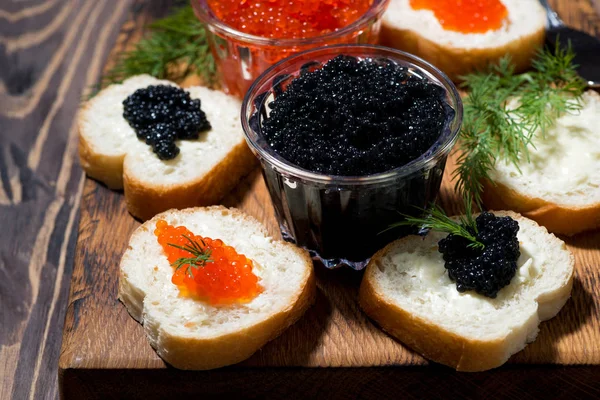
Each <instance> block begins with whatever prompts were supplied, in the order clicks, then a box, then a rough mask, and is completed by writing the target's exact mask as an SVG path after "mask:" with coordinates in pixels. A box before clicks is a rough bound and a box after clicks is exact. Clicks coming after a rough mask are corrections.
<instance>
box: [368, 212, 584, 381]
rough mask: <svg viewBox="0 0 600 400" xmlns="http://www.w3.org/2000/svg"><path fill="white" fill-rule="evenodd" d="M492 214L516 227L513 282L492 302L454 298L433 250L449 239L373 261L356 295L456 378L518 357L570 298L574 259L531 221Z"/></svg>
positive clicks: (402, 248)
mask: <svg viewBox="0 0 600 400" xmlns="http://www.w3.org/2000/svg"><path fill="white" fill-rule="evenodd" d="M494 214H495V215H497V216H501V215H508V216H510V217H512V218H513V219H515V220H516V221H518V223H519V231H518V233H517V239H518V241H519V247H520V257H519V259H518V260H517V272H516V275H515V276H514V277H513V278H512V280H511V282H510V284H509V285H507V286H505V287H503V288H502V289H501V290H500V291H499V292H498V294H497V297H496V298H489V297H485V296H482V295H480V294H477V293H475V292H472V291H468V292H463V293H459V292H458V291H457V289H456V284H455V282H453V281H451V280H450V278H449V277H448V272H447V271H446V269H445V267H444V259H443V257H442V254H441V253H440V252H439V251H438V241H439V240H440V239H442V238H443V237H444V236H445V235H446V234H444V233H441V234H440V233H436V232H430V233H429V234H428V235H427V236H426V237H425V238H423V237H421V236H409V237H405V238H403V239H400V240H397V241H395V242H393V243H391V244H389V245H388V246H387V247H385V248H384V249H382V250H380V251H379V252H378V253H377V254H375V256H373V258H372V259H371V261H370V263H369V265H368V266H367V269H366V272H365V275H364V278H363V281H362V283H361V287H360V292H359V293H360V294H359V298H360V305H361V307H362V308H363V310H364V311H365V313H366V314H367V315H368V316H369V317H371V318H372V319H373V320H375V321H376V322H377V323H378V324H379V325H380V326H381V327H382V328H383V329H384V330H385V331H386V332H388V333H389V334H390V335H392V336H394V337H395V338H397V339H399V340H400V341H402V343H404V344H406V345H407V346H409V347H410V348H412V349H413V350H415V351H417V352H418V353H420V354H422V355H423V356H425V357H426V358H428V359H430V360H432V361H435V362H438V363H441V364H445V365H448V366H450V367H452V368H455V369H457V370H459V371H483V370H487V369H491V368H495V367H498V366H500V365H502V364H503V363H504V362H506V361H507V360H508V358H509V357H510V356H511V355H512V354H514V353H516V352H518V351H520V350H522V349H523V348H524V347H525V345H526V344H527V343H530V342H532V341H533V340H534V339H535V338H536V336H537V333H538V330H539V329H538V325H539V324H540V322H541V321H544V320H547V319H550V318H552V317H554V316H555V315H556V314H557V313H558V312H559V310H560V309H561V308H562V306H563V305H564V304H565V302H566V301H567V299H568V298H569V297H570V293H571V288H572V284H573V265H574V258H573V255H572V254H571V253H570V252H569V251H568V250H567V248H566V246H565V244H564V242H562V241H561V240H559V239H558V238H556V237H555V236H554V235H552V234H549V233H548V232H547V230H546V229H545V228H543V227H540V226H539V225H538V224H536V223H535V222H534V221H532V220H529V219H527V218H523V217H522V216H520V215H518V214H515V213H513V212H494Z"/></svg>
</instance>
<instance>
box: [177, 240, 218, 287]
mask: <svg viewBox="0 0 600 400" xmlns="http://www.w3.org/2000/svg"><path fill="white" fill-rule="evenodd" d="M181 236H183V237H184V238H186V239H187V241H188V244H185V245H183V246H179V245H177V244H173V243H168V245H169V246H172V247H175V248H177V249H180V250H184V251H187V252H188V253H190V254H191V255H192V257H180V258H178V259H177V260H175V261H174V262H173V263H172V264H171V266H172V267H175V270H178V269H179V268H183V267H185V266H186V265H187V270H186V273H187V274H188V275H189V276H190V277H191V278H193V277H194V270H196V269H198V268H199V267H203V266H204V265H206V263H209V262H213V260H211V258H210V255H211V251H210V250H208V249H207V248H206V243H204V240H202V239H200V241H201V242H202V246H204V248H202V246H200V243H198V242H196V241H195V240H192V239H191V238H190V237H189V236H187V235H181Z"/></svg>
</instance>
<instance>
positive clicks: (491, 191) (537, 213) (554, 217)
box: [481, 181, 600, 236]
mask: <svg viewBox="0 0 600 400" xmlns="http://www.w3.org/2000/svg"><path fill="white" fill-rule="evenodd" d="M481 197H482V200H483V204H484V205H485V206H486V207H487V208H489V209H496V210H507V209H508V210H514V211H516V212H518V213H521V214H522V215H523V216H524V217H527V218H529V219H532V220H534V221H536V222H537V223H538V224H540V225H543V226H545V227H546V229H548V231H550V232H552V233H556V234H563V235H567V236H572V235H575V234H577V233H580V232H583V231H588V230H593V229H596V228H599V227H600V203H595V204H590V205H588V206H585V207H576V206H570V205H569V206H567V205H561V204H556V203H551V202H549V201H546V200H543V199H540V198H534V197H530V196H527V195H525V194H523V193H519V192H517V191H516V190H514V189H512V188H509V187H508V186H506V185H504V184H502V183H498V182H495V183H491V182H489V181H486V182H484V190H483V193H482V195H481Z"/></svg>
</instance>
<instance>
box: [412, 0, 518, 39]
mask: <svg viewBox="0 0 600 400" xmlns="http://www.w3.org/2000/svg"><path fill="white" fill-rule="evenodd" d="M410 6H411V7H412V8H413V9H415V10H423V9H425V10H431V11H433V13H434V14H435V17H436V18H437V19H438V21H440V24H441V25H442V26H443V27H444V29H446V30H449V31H456V32H461V33H485V32H487V31H490V30H496V29H500V28H501V27H502V23H503V22H504V20H505V18H506V17H507V16H508V10H507V9H506V6H505V5H504V4H502V2H501V1H500V0H443V1H440V0H410Z"/></svg>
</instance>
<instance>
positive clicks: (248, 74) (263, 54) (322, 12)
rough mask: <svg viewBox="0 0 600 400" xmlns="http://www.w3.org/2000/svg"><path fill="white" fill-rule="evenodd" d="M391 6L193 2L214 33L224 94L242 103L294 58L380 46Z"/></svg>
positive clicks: (335, 0) (364, 1) (332, 1)
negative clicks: (261, 79)
mask: <svg viewBox="0 0 600 400" xmlns="http://www.w3.org/2000/svg"><path fill="white" fill-rule="evenodd" d="M389 1H390V0H326V1H324V0H303V1H297V2H289V1H283V0H268V1H267V0H254V1H252V2H250V1H241V0H191V2H192V6H193V8H194V11H195V13H196V16H197V17H198V18H199V19H200V21H202V22H204V23H205V24H206V26H207V28H208V29H207V40H208V43H209V46H210V48H211V51H212V54H213V57H214V59H215V64H216V67H217V72H218V74H219V76H220V80H221V85H222V88H223V90H225V91H226V92H228V93H230V94H233V95H237V96H239V97H243V96H244V94H245V93H246V90H247V89H248V88H249V87H250V85H251V84H252V82H253V81H254V80H255V79H256V78H257V77H258V76H259V75H260V74H261V73H262V72H263V71H265V70H266V69H267V68H269V67H270V66H272V65H273V64H275V63H277V62H278V61H280V60H282V59H284V58H285V57H288V56H290V55H292V54H296V53H299V52H302V51H305V50H308V49H311V48H315V47H321V46H327V45H334V44H344V43H370V44H375V43H377V42H378V40H379V32H380V28H381V18H382V15H383V12H384V11H385V9H386V7H387V5H388V2H389ZM277 7H279V8H277ZM294 7H296V8H297V9H296V8H294ZM255 16H258V17H257V19H256V18H255V19H252V18H251V17H255ZM261 18H262V19H261ZM304 18H305V19H306V20H304Z"/></svg>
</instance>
